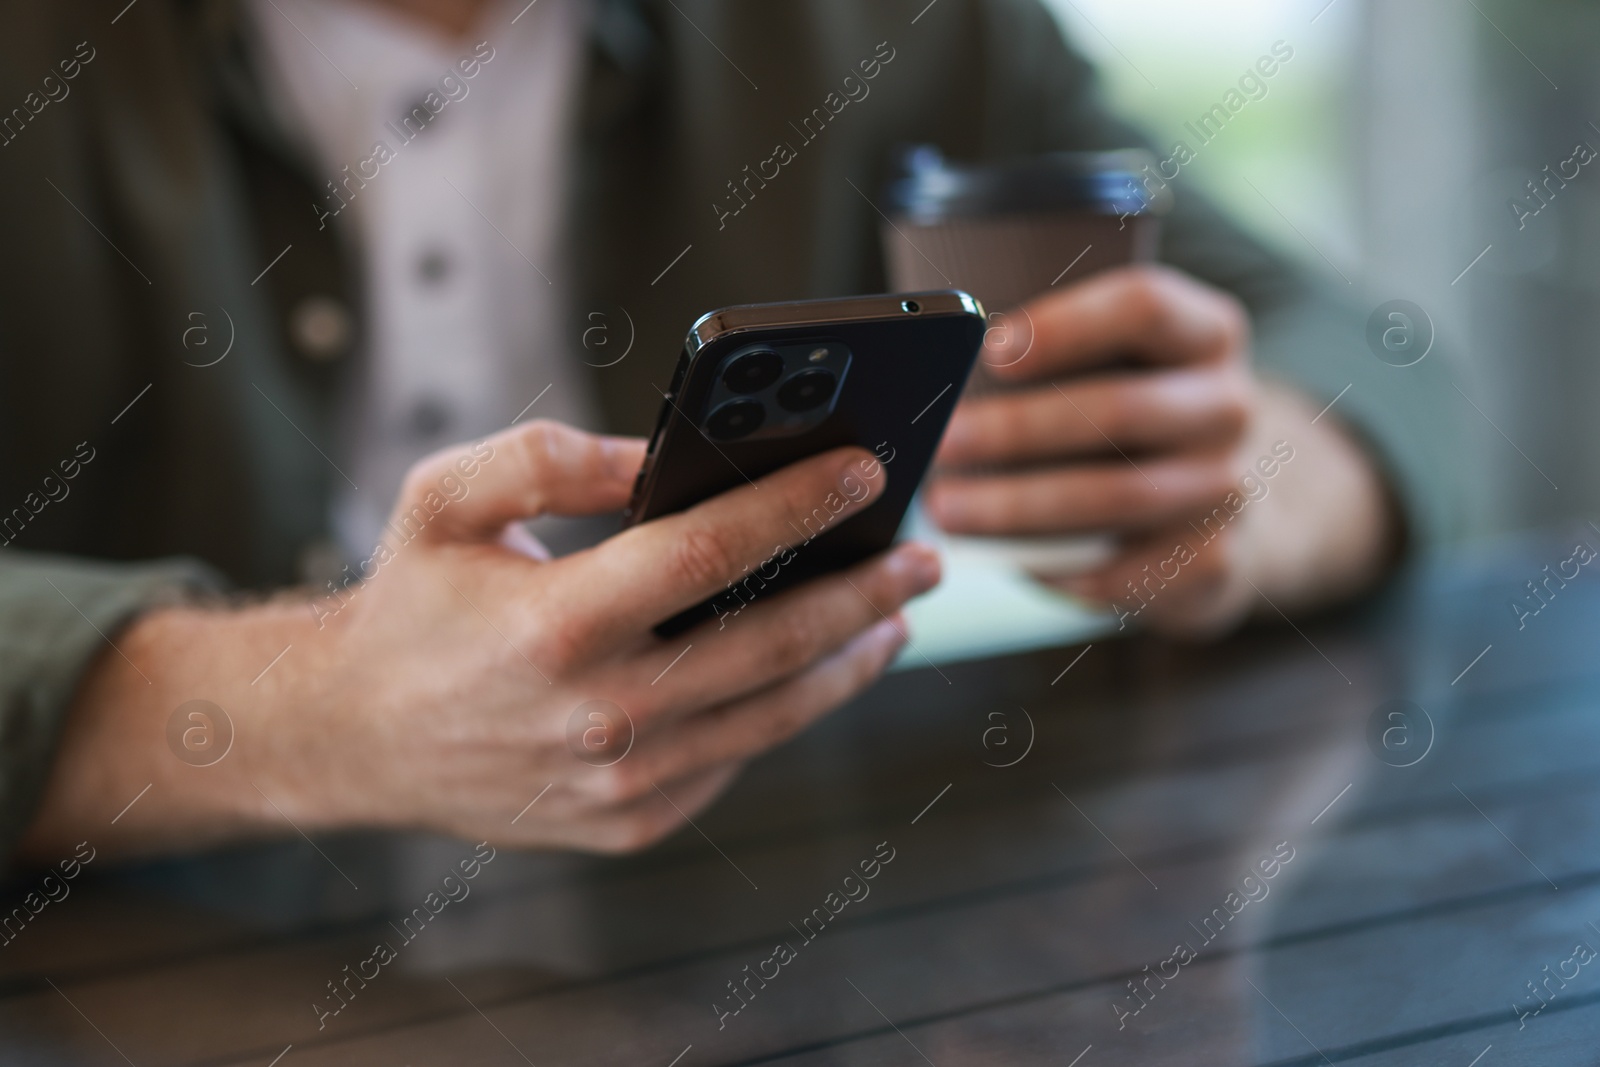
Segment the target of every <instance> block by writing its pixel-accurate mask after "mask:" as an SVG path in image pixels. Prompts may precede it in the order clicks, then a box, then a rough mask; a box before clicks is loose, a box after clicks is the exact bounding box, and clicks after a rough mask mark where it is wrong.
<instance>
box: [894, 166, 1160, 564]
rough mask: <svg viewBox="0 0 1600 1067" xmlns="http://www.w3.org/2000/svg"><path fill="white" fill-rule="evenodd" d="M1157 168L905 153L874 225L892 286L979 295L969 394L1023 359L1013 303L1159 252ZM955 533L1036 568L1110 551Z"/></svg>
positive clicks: (1090, 541)
mask: <svg viewBox="0 0 1600 1067" xmlns="http://www.w3.org/2000/svg"><path fill="white" fill-rule="evenodd" d="M1154 164H1155V157H1153V156H1151V155H1150V154H1149V153H1148V152H1145V151H1143V150H1141V149H1128V150H1122V151H1114V152H1057V153H1050V154H1046V155H1040V156H1033V157H1028V158H1024V159H1018V160H1015V161H1011V162H1005V163H994V164H979V165H959V164H953V163H950V162H948V161H946V160H945V159H944V157H943V156H942V155H941V154H940V153H939V151H938V149H936V148H932V147H929V146H920V147H917V148H913V149H910V150H908V151H907V152H906V153H905V154H904V155H903V157H902V166H901V171H902V173H901V175H900V176H899V177H898V178H896V179H895V180H894V181H893V182H892V183H891V184H890V186H889V189H888V192H887V195H886V196H885V202H886V207H885V211H886V214H887V215H888V219H887V220H886V221H885V222H884V224H883V225H882V226H880V227H879V236H880V240H881V243H882V248H883V256H884V262H885V265H886V267H887V270H888V274H889V284H890V286H891V287H892V288H893V289H895V290H897V291H901V292H906V291H915V290H925V289H942V288H950V287H955V288H959V289H965V290H966V291H968V292H970V293H972V294H973V295H974V296H976V297H978V299H979V300H981V301H982V302H983V306H984V307H985V308H986V309H987V310H988V312H989V315H990V331H989V343H988V344H987V345H986V347H985V350H984V352H983V354H982V355H981V356H980V359H979V363H978V366H977V367H976V368H975V369H974V371H973V375H972V379H971V381H970V382H969V384H968V386H967V391H968V393H969V394H978V393H984V392H992V391H995V390H997V389H999V388H1001V387H1000V386H998V385H997V383H996V382H995V381H994V379H993V378H992V377H990V376H989V375H988V374H986V373H985V371H984V367H985V366H986V365H992V364H1002V363H1011V362H1016V361H1018V360H1021V359H1025V358H1027V354H1028V350H1029V349H1030V347H1031V345H1032V329H1031V324H1030V323H1029V322H1028V321H1027V320H1026V318H1025V316H1024V317H1019V316H1017V315H1016V314H1014V313H1013V312H1014V310H1015V309H1016V308H1017V307H1018V305H1020V304H1022V303H1023V302H1024V301H1026V300H1028V299H1029V298H1031V297H1034V296H1037V295H1039V294H1040V293H1043V292H1046V291H1048V290H1050V289H1052V288H1057V287H1060V286H1064V285H1070V284H1073V283H1074V282H1078V281H1082V280H1083V279H1084V278H1087V277H1089V276H1090V275H1092V274H1094V273H1096V272H1098V271H1103V270H1106V269H1108V268H1111V267H1117V266H1123V265H1126V264H1129V263H1140V262H1148V261H1151V260H1154V259H1155V257H1156V253H1157V249H1158V244H1159V242H1160V232H1161V215H1162V214H1164V213H1165V211H1166V210H1167V207H1168V205H1169V203H1170V195H1169V194H1168V192H1167V189H1166V185H1165V183H1164V182H1162V181H1160V179H1159V178H1155V177H1154V176H1153V175H1154V171H1153V167H1154ZM952 540H958V539H955V538H952ZM959 540H960V541H961V542H963V543H965V544H969V545H971V546H973V547H982V548H983V549H984V550H986V551H989V552H993V553H998V554H1001V555H1003V556H1006V557H1007V558H1008V559H1009V560H1010V561H1011V562H1012V563H1013V564H1014V565H1016V566H1017V567H1019V568H1020V569H1023V570H1026V571H1028V572H1029V573H1032V574H1038V575H1063V574H1072V573H1076V572H1079V571H1083V570H1087V569H1090V568H1092V567H1094V566H1097V565H1098V564H1100V563H1102V562H1104V561H1105V560H1106V559H1107V558H1109V556H1110V555H1111V553H1112V552H1113V551H1114V549H1115V540H1114V539H1113V538H1112V537H1111V536H1110V535H1101V534H1096V535H1080V536H1071V537H1047V538H1039V537H1029V538H1020V537H1019V538H998V537H984V538H960V539H959Z"/></svg>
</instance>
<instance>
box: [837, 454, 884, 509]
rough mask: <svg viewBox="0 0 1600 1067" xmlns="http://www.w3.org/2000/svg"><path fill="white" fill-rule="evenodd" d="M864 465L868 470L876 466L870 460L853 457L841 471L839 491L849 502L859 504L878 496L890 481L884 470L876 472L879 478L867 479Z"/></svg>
mask: <svg viewBox="0 0 1600 1067" xmlns="http://www.w3.org/2000/svg"><path fill="white" fill-rule="evenodd" d="M864 464H865V465H867V470H870V469H872V466H874V465H875V464H874V463H873V461H872V460H871V459H870V458H868V459H863V458H861V457H859V456H853V457H851V458H850V459H848V460H846V461H845V464H844V466H843V467H841V468H840V469H839V491H840V492H841V493H843V494H844V495H845V498H846V499H847V500H851V501H853V502H855V503H857V504H859V503H862V502H863V501H867V500H871V499H872V498H873V497H875V496H877V495H878V493H879V492H880V491H881V490H882V489H883V486H884V484H885V483H886V482H887V481H888V479H887V478H885V477H884V472H883V471H882V469H879V470H878V471H877V472H876V473H877V477H875V478H869V477H867V474H866V470H863V465H864Z"/></svg>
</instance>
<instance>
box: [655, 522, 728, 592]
mask: <svg viewBox="0 0 1600 1067" xmlns="http://www.w3.org/2000/svg"><path fill="white" fill-rule="evenodd" d="M671 569H672V573H673V574H675V575H676V576H677V577H678V578H679V579H680V580H681V581H682V582H683V583H684V584H686V585H689V586H692V587H695V588H702V587H705V586H718V585H721V584H723V583H724V582H726V581H727V580H728V578H729V577H731V576H732V575H733V574H734V573H735V571H736V569H737V564H736V563H735V553H734V550H733V545H732V544H731V543H730V542H729V540H728V537H727V536H726V535H725V534H723V533H722V532H721V531H719V530H716V529H714V528H712V527H710V526H706V525H692V526H690V527H689V528H688V529H686V530H685V531H684V532H683V535H682V536H681V537H679V538H678V540H677V542H676V543H675V544H674V545H673V546H672V556H671Z"/></svg>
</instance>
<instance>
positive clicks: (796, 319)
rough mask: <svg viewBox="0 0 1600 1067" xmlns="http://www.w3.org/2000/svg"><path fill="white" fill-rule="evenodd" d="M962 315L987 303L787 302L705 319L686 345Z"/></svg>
mask: <svg viewBox="0 0 1600 1067" xmlns="http://www.w3.org/2000/svg"><path fill="white" fill-rule="evenodd" d="M909 300H915V301H916V302H917V304H918V305H919V307H918V309H917V310H916V311H909V310H907V309H906V307H905V305H906V302H907V301H909ZM959 312H966V313H968V314H971V315H976V316H978V317H979V318H980V319H981V318H984V312H983V305H982V304H980V303H979V302H978V299H977V298H976V297H974V296H972V295H971V294H970V293H965V292H962V291H961V290H959V289H935V290H932V291H930V292H924V293H892V294H884V295H877V296H847V297H839V298H837V299H828V300H792V301H788V302H786V303H781V304H736V305H734V306H733V307H725V308H721V309H719V310H717V311H708V312H706V313H705V314H704V315H701V316H700V317H699V318H698V319H696V320H695V323H694V325H693V326H691V327H689V336H688V337H686V338H685V339H684V343H683V344H684V349H685V351H687V352H688V354H689V355H690V356H693V355H694V354H695V353H697V352H699V351H700V349H702V348H704V347H705V346H706V345H708V344H710V343H711V342H712V341H715V340H717V339H719V338H722V337H727V336H729V335H731V334H736V333H740V332H743V331H746V330H770V329H782V328H785V327H790V326H818V325H825V324H827V323H830V322H861V321H864V320H867V319H887V318H892V317H893V316H895V315H921V314H924V313H927V314H934V315H951V314H956V313H959Z"/></svg>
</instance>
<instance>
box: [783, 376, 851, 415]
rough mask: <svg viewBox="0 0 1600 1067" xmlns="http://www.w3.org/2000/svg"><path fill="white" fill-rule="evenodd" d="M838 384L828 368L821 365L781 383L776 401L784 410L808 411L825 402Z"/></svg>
mask: <svg viewBox="0 0 1600 1067" xmlns="http://www.w3.org/2000/svg"><path fill="white" fill-rule="evenodd" d="M838 384H839V382H838V379H837V378H835V377H834V376H833V372H832V371H830V370H824V369H822V368H821V367H815V368H813V369H811V370H803V371H801V372H800V373H799V374H796V375H795V376H794V377H793V378H790V379H789V380H788V381H786V382H784V383H783V386H782V388H780V389H779V390H778V403H779V404H780V405H782V406H783V408H784V410H786V411H793V412H796V413H799V412H802V411H810V410H812V409H813V408H817V407H821V406H822V405H823V404H826V403H827V402H828V398H829V397H831V396H833V391H834V389H835V388H836V387H837V386H838Z"/></svg>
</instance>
